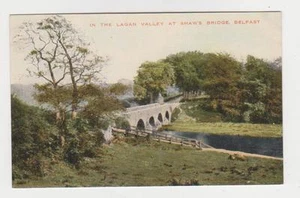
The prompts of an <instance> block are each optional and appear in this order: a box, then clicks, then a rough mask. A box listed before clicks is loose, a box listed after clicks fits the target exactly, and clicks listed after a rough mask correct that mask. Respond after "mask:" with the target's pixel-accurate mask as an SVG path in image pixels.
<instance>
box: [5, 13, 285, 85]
mask: <svg viewBox="0 0 300 198" xmlns="http://www.w3.org/2000/svg"><path fill="white" fill-rule="evenodd" d="M63 16H65V17H66V19H67V20H68V21H70V22H71V23H72V24H73V25H74V27H75V28H76V29H77V30H79V31H80V32H81V33H83V34H84V36H85V39H86V40H87V41H91V44H92V46H93V50H95V51H96V52H97V54H99V55H101V56H108V57H109V59H110V61H109V62H108V63H107V65H106V66H105V67H104V68H103V71H102V75H103V77H104V81H106V82H109V83H113V82H117V81H118V80H119V79H122V78H125V79H130V80H132V79H133V78H134V76H136V71H137V69H138V67H139V66H140V65H141V63H143V62H145V61H157V60H159V59H162V58H165V57H166V56H168V55H170V54H173V53H178V52H181V51H194V50H198V51H201V52H204V53H207V52H226V53H229V54H231V55H232V56H233V57H235V58H237V59H238V60H240V61H243V60H245V59H246V56H247V55H254V56H255V57H258V58H263V59H265V60H270V61H271V60H274V59H275V58H277V57H279V56H281V53H282V48H281V44H282V43H281V37H282V36H281V13H280V12H257V13H184V14H183V13H181V14H175V13H173V14H81V15H79V14H76V15H63ZM45 17H46V15H44V16H38V15H16V16H11V18H10V28H11V31H10V36H11V41H12V38H13V37H14V36H15V34H17V30H18V27H19V26H20V25H21V23H22V22H25V21H31V22H37V21H38V20H40V19H42V18H45ZM208 21H210V22H211V21H213V22H218V21H219V22H221V23H224V22H225V23H226V21H227V23H228V24H208V23H207V22H208ZM235 21H239V22H238V23H235ZM247 21H248V24H242V23H246V22H247ZM250 21H251V23H252V24H249V22H250ZM184 22H187V23H190V22H194V23H195V25H190V24H186V25H183V24H182V23H184ZM109 23H110V24H111V26H102V24H106V25H108V24H109ZM125 23H127V24H129V23H130V24H131V25H133V26H127V27H126V26H124V25H125ZM142 23H143V24H144V23H148V24H153V23H154V24H156V25H157V26H154V25H151V26H149V25H145V24H144V25H142ZM171 24H172V25H171ZM28 52H29V51H26V49H19V48H18V47H17V46H16V45H15V44H13V43H12V42H11V83H19V84H29V83H34V82H37V79H36V78H33V77H28V74H27V71H26V69H27V68H28V67H31V65H30V64H28V63H26V62H25V61H24V58H25V56H26V54H27V53H28Z"/></svg>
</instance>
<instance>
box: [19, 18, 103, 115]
mask: <svg viewBox="0 0 300 198" xmlns="http://www.w3.org/2000/svg"><path fill="white" fill-rule="evenodd" d="M24 27H25V29H24V28H22V30H25V34H26V35H27V37H26V39H27V40H29V41H31V44H32V45H33V50H32V51H31V53H30V55H31V56H34V60H35V61H38V62H41V61H40V60H43V61H44V62H45V63H46V65H48V68H47V69H48V70H47V71H48V72H49V73H50V76H51V78H47V77H46V75H45V72H43V71H41V70H40V67H38V68H37V72H35V73H34V74H35V75H37V76H38V77H42V78H44V79H45V80H46V81H47V82H49V83H51V84H52V85H53V88H56V87H57V85H58V83H60V82H61V81H62V80H64V79H65V76H66V74H68V76H69V79H68V80H67V81H66V82H69V83H70V84H71V85H72V102H71V103H72V105H71V108H72V117H73V118H75V117H76V113H77V110H78V105H79V104H80V102H82V99H81V98H80V97H79V91H78V89H79V88H78V87H79V86H82V85H85V84H87V83H91V82H92V81H93V80H97V77H98V74H99V73H100V71H101V69H102V67H103V64H104V63H105V62H106V61H107V59H106V58H103V57H101V56H98V55H96V54H95V53H94V52H93V51H91V50H90V48H91V47H90V44H89V43H87V42H85V41H84V40H83V39H82V35H80V33H79V32H78V31H76V29H75V28H74V27H73V26H72V24H71V23H70V22H68V21H67V20H66V19H65V18H64V17H62V16H51V17H47V18H45V19H43V20H41V21H40V22H38V23H36V24H33V23H25V24H24ZM21 36H23V35H21ZM23 37H24V36H23ZM37 42H39V44H37ZM52 48H53V49H52ZM45 50H47V51H45ZM44 51H45V52H44ZM43 52H44V54H45V55H47V56H49V57H48V58H47V57H45V55H43ZM33 63H35V62H33ZM56 68H58V69H62V70H63V74H62V76H63V77H61V78H60V79H59V80H56V79H55V77H54V76H55V72H54V71H53V70H54V69H56Z"/></svg>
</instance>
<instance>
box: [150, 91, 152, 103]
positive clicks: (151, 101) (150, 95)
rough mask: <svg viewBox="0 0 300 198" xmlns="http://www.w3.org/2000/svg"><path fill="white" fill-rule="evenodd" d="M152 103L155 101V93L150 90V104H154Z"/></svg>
mask: <svg viewBox="0 0 300 198" xmlns="http://www.w3.org/2000/svg"><path fill="white" fill-rule="evenodd" d="M152 103H153V93H152V92H150V104H152Z"/></svg>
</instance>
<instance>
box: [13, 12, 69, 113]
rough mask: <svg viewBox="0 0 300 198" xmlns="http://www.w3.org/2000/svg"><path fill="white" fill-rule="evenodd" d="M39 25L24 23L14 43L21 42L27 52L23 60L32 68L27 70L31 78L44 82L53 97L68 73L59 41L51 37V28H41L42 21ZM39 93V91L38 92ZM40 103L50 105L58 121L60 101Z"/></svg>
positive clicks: (57, 99)
mask: <svg viewBox="0 0 300 198" xmlns="http://www.w3.org/2000/svg"><path fill="white" fill-rule="evenodd" d="M48 20H50V19H49V18H48V19H45V20H42V21H41V22H39V23H31V22H25V23H23V24H22V26H21V27H20V33H19V34H18V35H17V36H16V37H15V42H19V41H21V45H22V47H23V48H25V49H26V50H28V51H29V53H28V55H27V56H26V58H25V60H26V61H28V62H29V63H30V64H31V65H32V66H33V67H32V68H28V69H27V70H28V72H29V74H30V75H31V76H36V77H38V78H41V79H43V80H44V81H45V84H44V87H46V86H47V87H48V89H49V90H50V89H51V92H52V93H53V94H54V95H55V94H56V91H57V88H58V86H59V84H60V83H62V81H63V80H64V79H65V77H66V75H67V73H68V71H67V67H66V65H64V64H63V63H62V60H63V58H64V54H62V51H61V47H60V44H59V41H58V40H59V39H58V38H56V37H54V36H53V33H52V30H51V28H45V27H43V25H42V24H43V21H48ZM38 91H39V90H38ZM38 101H39V102H42V103H50V104H51V105H53V107H54V109H55V110H56V118H57V119H60V110H59V109H60V108H59V106H60V105H61V104H60V100H59V98H58V97H54V98H53V97H52V98H51V99H50V98H45V97H44V98H43V99H42V98H40V99H39V100H38Z"/></svg>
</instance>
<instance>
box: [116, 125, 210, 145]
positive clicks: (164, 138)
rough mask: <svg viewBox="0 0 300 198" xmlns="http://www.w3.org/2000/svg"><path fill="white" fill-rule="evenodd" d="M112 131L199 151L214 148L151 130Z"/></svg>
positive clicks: (190, 139) (193, 140)
mask: <svg viewBox="0 0 300 198" xmlns="http://www.w3.org/2000/svg"><path fill="white" fill-rule="evenodd" d="M112 131H113V132H115V133H123V134H124V135H135V136H140V137H147V136H148V137H152V139H154V140H156V141H159V142H165V143H169V144H178V145H181V146H192V147H195V148H199V149H202V148H213V147H212V146H210V145H208V144H205V143H204V142H202V141H200V140H197V139H193V138H186V137H181V136H174V135H168V134H165V133H162V132H153V131H151V130H138V129H132V130H123V129H117V128H112Z"/></svg>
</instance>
